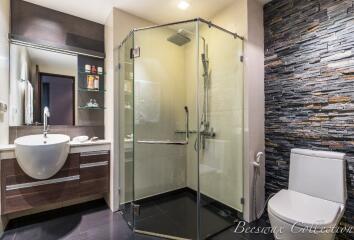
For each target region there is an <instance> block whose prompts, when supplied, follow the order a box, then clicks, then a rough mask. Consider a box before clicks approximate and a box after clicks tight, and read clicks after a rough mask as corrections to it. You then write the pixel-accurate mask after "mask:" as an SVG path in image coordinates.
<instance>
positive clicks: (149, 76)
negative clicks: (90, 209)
mask: <svg viewBox="0 0 354 240" xmlns="http://www.w3.org/2000/svg"><path fill="white" fill-rule="evenodd" d="M242 54H243V39H242V37H240V36H238V35H237V34H235V33H232V32H229V31H227V30H225V29H223V28H221V27H219V26H216V25H214V24H213V23H211V22H208V21H205V20H203V19H194V20H190V21H183V22H177V23H172V24H165V25H160V26H153V27H147V28H141V29H135V30H133V31H132V32H131V33H130V34H129V35H128V36H127V37H126V38H125V40H124V41H123V42H122V44H121V45H120V47H119V54H118V55H119V81H120V106H121V107H120V122H121V123H120V133H121V134H120V135H121V136H122V139H121V148H120V150H121V152H122V153H123V154H122V155H121V156H122V157H121V158H120V164H119V168H120V170H119V173H120V175H119V186H120V191H119V193H120V194H119V198H120V209H121V210H122V212H123V215H124V218H125V219H126V221H127V223H128V224H129V226H130V227H131V228H132V229H133V230H134V231H135V232H136V233H140V234H147V235H152V236H157V237H163V238H168V239H205V238H210V237H213V236H217V235H218V234H219V233H220V232H222V231H224V230H226V229H228V228H229V227H231V226H233V224H234V221H235V220H237V219H239V218H242V212H243V164H242V163H243V132H244V127H243V112H244V109H243V106H244V104H243V62H242Z"/></svg>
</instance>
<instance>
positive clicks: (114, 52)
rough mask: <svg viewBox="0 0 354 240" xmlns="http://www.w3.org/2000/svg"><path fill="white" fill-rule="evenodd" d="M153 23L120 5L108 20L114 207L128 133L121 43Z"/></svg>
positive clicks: (108, 113)
mask: <svg viewBox="0 0 354 240" xmlns="http://www.w3.org/2000/svg"><path fill="white" fill-rule="evenodd" d="M149 25H152V23H150V22H148V21H145V20H144V19H141V18H139V17H136V16H134V15H131V14H129V13H126V12H124V11H122V10H119V9H117V8H114V9H113V10H112V12H111V14H110V16H109V17H108V18H107V20H106V24H105V52H106V58H105V68H106V74H107V75H106V78H105V87H106V90H107V91H106V93H105V105H106V106H105V107H106V109H105V137H106V139H108V140H110V141H111V142H112V149H111V163H112V164H111V184H110V186H111V189H110V196H109V199H107V201H108V203H109V205H110V207H111V209H112V210H113V211H116V210H118V207H119V196H118V194H119V193H118V192H119V191H118V190H119V181H118V179H119V157H120V154H121V155H123V152H121V151H119V148H120V144H123V143H122V142H123V141H124V139H123V138H124V134H119V125H120V121H119V118H120V114H119V113H120V110H121V109H120V106H119V100H120V96H119V91H120V84H119V82H118V46H119V44H120V43H121V41H122V40H123V39H124V38H125V37H126V36H127V35H128V33H129V32H130V31H131V30H132V29H134V28H139V27H144V26H149ZM122 157H123V156H122Z"/></svg>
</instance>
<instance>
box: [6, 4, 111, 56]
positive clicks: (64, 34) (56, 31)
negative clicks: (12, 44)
mask: <svg viewBox="0 0 354 240" xmlns="http://www.w3.org/2000/svg"><path fill="white" fill-rule="evenodd" d="M83 11H85V9H84V6H83ZM11 38H13V39H16V40H20V41H25V42H30V43H35V44H41V45H47V46H51V47H55V48H60V49H65V50H71V51H76V52H81V53H86V54H92V55H95V56H104V25H102V24H99V23H96V22H92V21H89V20H85V19H82V18H79V17H75V16H72V15H69V14H65V13H62V12H58V11H55V10H52V9H49V8H45V7H41V6H38V5H35V4H32V3H29V2H25V1H22V0H12V1H11Z"/></svg>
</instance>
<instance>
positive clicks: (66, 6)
mask: <svg viewBox="0 0 354 240" xmlns="http://www.w3.org/2000/svg"><path fill="white" fill-rule="evenodd" d="M26 1H27V2H32V3H34V4H37V5H41V6H44V7H48V8H51V9H55V10H57V11H61V12H64V13H68V14H71V15H74V16H78V17H81V18H84V19H88V20H91V21H94V22H98V23H102V24H104V23H105V21H106V19H107V17H108V15H109V14H110V12H111V10H112V8H113V7H117V8H119V9H122V10H124V11H126V12H129V13H131V14H133V15H136V16H139V17H141V18H144V19H146V20H149V21H151V22H154V23H157V24H162V23H168V22H174V21H179V20H186V19H192V18H196V17H202V18H206V19H208V18H210V17H212V16H214V15H216V13H217V12H219V11H220V10H222V9H224V8H226V7H227V6H228V5H230V4H232V3H234V2H235V1H238V0H185V1H188V2H189V3H190V7H189V8H188V9H187V10H180V9H179V8H177V5H178V3H179V2H180V0H60V1H58V0H26ZM259 1H260V2H262V3H265V2H268V1H269V0H259Z"/></svg>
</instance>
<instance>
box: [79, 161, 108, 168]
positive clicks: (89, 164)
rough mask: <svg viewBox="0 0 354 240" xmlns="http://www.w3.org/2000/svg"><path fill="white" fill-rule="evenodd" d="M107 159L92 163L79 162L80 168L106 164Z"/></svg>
mask: <svg viewBox="0 0 354 240" xmlns="http://www.w3.org/2000/svg"><path fill="white" fill-rule="evenodd" d="M107 165H108V161H104V162H94V163H83V164H80V168H90V167H99V166H107Z"/></svg>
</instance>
